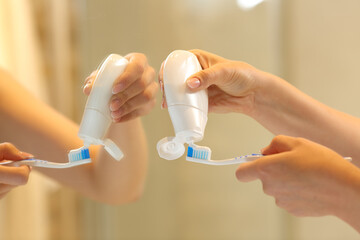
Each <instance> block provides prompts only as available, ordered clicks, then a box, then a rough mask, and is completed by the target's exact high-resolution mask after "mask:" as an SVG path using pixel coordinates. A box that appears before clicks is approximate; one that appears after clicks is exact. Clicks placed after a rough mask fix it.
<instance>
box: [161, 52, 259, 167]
mask: <svg viewBox="0 0 360 240" xmlns="http://www.w3.org/2000/svg"><path fill="white" fill-rule="evenodd" d="M201 70H202V68H201V66H200V63H199V61H198V59H197V57H196V56H195V55H194V54H192V53H191V52H188V51H183V50H176V51H174V52H172V53H171V54H170V55H169V56H168V57H167V59H166V60H165V63H164V67H163V81H164V93H165V96H166V102H167V106H168V111H169V115H170V118H171V121H172V124H173V126H174V130H175V137H165V138H163V139H161V140H160V141H159V142H158V144H157V150H158V153H159V156H160V157H162V158H164V159H167V160H174V159H177V158H180V157H181V156H182V155H183V154H184V152H185V147H184V144H185V143H187V144H189V146H188V151H187V156H186V160H187V161H192V162H197V163H203V164H209V165H228V164H239V163H243V162H246V161H251V160H255V159H257V158H259V157H261V156H262V155H261V154H252V155H246V156H241V157H236V158H232V159H225V160H211V149H210V148H208V147H201V146H197V145H195V144H194V142H198V141H201V140H202V139H203V136H204V131H205V126H206V122H207V114H208V95H207V92H206V90H201V91H199V92H196V93H191V92H189V91H188V89H187V85H186V80H187V79H188V78H189V77H190V76H191V75H193V74H195V73H197V72H199V71H201Z"/></svg>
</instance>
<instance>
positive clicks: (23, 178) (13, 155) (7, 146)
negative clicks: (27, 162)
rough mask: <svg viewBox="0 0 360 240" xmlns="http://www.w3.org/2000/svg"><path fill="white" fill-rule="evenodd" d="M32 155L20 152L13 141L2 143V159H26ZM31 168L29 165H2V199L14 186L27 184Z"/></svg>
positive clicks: (0, 149) (0, 148) (0, 144)
mask: <svg viewBox="0 0 360 240" xmlns="http://www.w3.org/2000/svg"><path fill="white" fill-rule="evenodd" d="M30 157H31V154H29V153H25V152H20V151H19V150H18V149H17V148H16V147H15V146H14V145H12V144H11V143H0V161H3V160H12V161H18V160H24V159H28V158H30ZM30 172H31V168H30V167H28V166H19V167H11V166H0V199H1V198H3V197H4V196H5V195H6V194H7V193H8V192H10V191H11V190H12V189H13V188H15V187H18V186H21V185H25V184H26V183H27V181H28V179H29V174H30Z"/></svg>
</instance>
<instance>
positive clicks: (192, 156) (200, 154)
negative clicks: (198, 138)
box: [186, 143, 264, 165]
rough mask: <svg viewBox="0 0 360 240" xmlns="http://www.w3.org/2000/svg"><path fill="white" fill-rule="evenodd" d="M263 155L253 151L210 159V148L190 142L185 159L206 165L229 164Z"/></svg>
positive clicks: (251, 159) (252, 159) (247, 160)
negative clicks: (221, 158)
mask: <svg viewBox="0 0 360 240" xmlns="http://www.w3.org/2000/svg"><path fill="white" fill-rule="evenodd" d="M263 156H264V155H262V154H257V153H253V154H250V155H244V156H240V157H235V158H229V159H224V160H212V159H211V149H210V148H208V147H202V146H198V145H196V144H193V143H191V144H190V145H189V146H188V151H187V155H186V160H187V161H189V162H196V163H202V164H207V165H230V164H240V163H244V162H249V161H254V160H256V159H259V158H261V157H263Z"/></svg>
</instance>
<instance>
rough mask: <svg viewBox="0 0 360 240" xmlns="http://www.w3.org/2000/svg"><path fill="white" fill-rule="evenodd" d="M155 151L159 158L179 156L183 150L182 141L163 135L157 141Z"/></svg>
mask: <svg viewBox="0 0 360 240" xmlns="http://www.w3.org/2000/svg"><path fill="white" fill-rule="evenodd" d="M156 148H157V151H158V153H159V156H160V157H161V158H164V159H166V160H175V159H178V158H179V157H181V156H182V155H183V154H184V152H185V147H184V143H183V142H181V141H177V139H175V137H165V138H163V139H161V140H160V141H159V142H158V143H157V146H156Z"/></svg>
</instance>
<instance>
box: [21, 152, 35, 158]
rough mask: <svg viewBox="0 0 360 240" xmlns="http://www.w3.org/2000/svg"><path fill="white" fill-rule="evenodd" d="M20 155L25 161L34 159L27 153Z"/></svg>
mask: <svg viewBox="0 0 360 240" xmlns="http://www.w3.org/2000/svg"><path fill="white" fill-rule="evenodd" d="M20 155H21V157H22V158H23V159H28V158H34V155H32V154H30V153H27V152H20Z"/></svg>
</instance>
